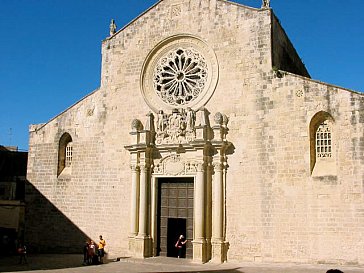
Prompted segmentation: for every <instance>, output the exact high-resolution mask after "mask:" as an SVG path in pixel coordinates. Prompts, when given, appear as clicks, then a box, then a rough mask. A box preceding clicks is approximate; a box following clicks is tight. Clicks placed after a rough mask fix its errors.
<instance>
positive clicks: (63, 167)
mask: <svg viewBox="0 0 364 273" xmlns="http://www.w3.org/2000/svg"><path fill="white" fill-rule="evenodd" d="M72 156H73V145H72V137H71V136H70V134H69V133H64V134H63V135H62V137H61V138H60V140H59V145H58V170H57V175H60V174H61V173H69V172H70V168H71V167H72Z"/></svg>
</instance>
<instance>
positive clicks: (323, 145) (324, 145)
mask: <svg viewBox="0 0 364 273" xmlns="http://www.w3.org/2000/svg"><path fill="white" fill-rule="evenodd" d="M331 137H332V134H331V128H330V125H329V124H328V122H327V120H325V121H324V122H322V123H321V124H320V125H319V127H318V128H317V131H316V156H317V157H318V158H328V157H332V143H331V142H332V140H331Z"/></svg>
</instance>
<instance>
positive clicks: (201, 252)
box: [192, 239, 208, 263]
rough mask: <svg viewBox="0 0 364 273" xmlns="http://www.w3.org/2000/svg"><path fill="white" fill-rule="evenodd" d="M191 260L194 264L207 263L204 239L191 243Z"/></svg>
mask: <svg viewBox="0 0 364 273" xmlns="http://www.w3.org/2000/svg"><path fill="white" fill-rule="evenodd" d="M192 246H193V260H194V261H195V262H200V263H206V262H207V261H208V255H207V242H206V240H205V239H201V240H194V241H192Z"/></svg>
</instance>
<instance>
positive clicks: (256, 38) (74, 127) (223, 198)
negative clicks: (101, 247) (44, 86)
mask: <svg viewBox="0 0 364 273" xmlns="http://www.w3.org/2000/svg"><path fill="white" fill-rule="evenodd" d="M363 108H364V96H363V94H362V93H359V92H354V91H351V90H348V89H344V88H340V87H337V86H333V85H330V84H327V83H322V82H319V81H316V80H312V79H311V78H310V75H309V73H308V71H307V70H306V68H305V66H304V64H303V63H302V61H301V59H300V57H299V56H298V54H297V52H296V51H295V49H294V47H293V45H292V44H291V42H290V41H289V39H288V37H287V36H286V34H285V32H284V30H283V28H282V27H281V25H280V24H279V21H278V19H277V18H276V17H275V15H274V13H273V11H272V9H270V8H269V1H263V6H262V8H260V9H255V8H250V7H247V6H243V5H239V4H236V3H233V2H228V1H222V0H178V1H176V0H161V1H158V2H157V3H156V4H155V5H154V6H152V7H151V8H150V9H148V10H147V11H145V12H144V13H143V14H141V15H140V16H139V17H138V18H136V19H135V20H133V21H132V22H130V23H129V24H128V25H126V26H125V27H123V28H122V29H120V30H118V31H116V29H115V25H114V22H112V24H111V25H110V36H109V37H107V38H106V39H105V40H104V41H103V43H102V71H101V84H100V88H99V89H97V90H95V91H94V92H92V93H90V94H89V95H88V96H86V97H85V98H83V99H82V100H80V101H79V102H77V103H75V104H74V105H72V106H71V107H69V108H68V109H66V110H65V111H64V112H63V113H61V114H59V115H58V116H56V117H55V118H53V119H51V120H50V121H48V122H47V123H45V124H38V125H31V126H30V144H29V160H28V174H27V179H28V181H29V185H28V189H27V197H26V198H27V204H28V205H27V213H26V238H27V240H28V241H29V242H30V244H31V245H32V246H33V247H34V248H36V249H37V250H39V251H65V252H66V251H68V252H69V251H78V252H79V250H80V249H81V248H80V247H81V246H82V242H83V241H84V240H85V239H87V238H91V239H97V238H98V236H99V235H100V234H102V235H103V237H104V238H105V239H106V243H107V245H106V251H107V252H108V254H109V255H110V256H117V257H120V256H133V257H140V258H146V257H153V256H176V249H175V246H174V245H175V242H176V241H177V238H178V237H179V236H180V235H183V236H184V237H186V239H187V243H186V248H185V252H184V253H183V256H184V257H186V258H190V259H193V260H195V261H198V262H207V261H212V262H218V263H221V262H225V261H264V262H300V263H307V262H308V263H318V262H320V263H332V262H334V263H348V264H349V263H350V264H364V239H363V235H364V113H363Z"/></svg>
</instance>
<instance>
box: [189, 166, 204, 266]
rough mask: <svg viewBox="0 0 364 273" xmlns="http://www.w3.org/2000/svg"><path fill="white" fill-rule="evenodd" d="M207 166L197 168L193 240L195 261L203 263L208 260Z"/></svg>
mask: <svg viewBox="0 0 364 273" xmlns="http://www.w3.org/2000/svg"><path fill="white" fill-rule="evenodd" d="M205 188H206V187H205V165H204V163H199V164H198V166H197V173H196V182H195V196H194V204H195V205H194V211H195V216H194V218H195V219H194V221H195V224H194V227H195V237H194V240H193V242H192V243H193V259H194V260H195V261H200V262H202V263H204V262H206V261H207V258H206V238H205V220H206V219H205Z"/></svg>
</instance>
